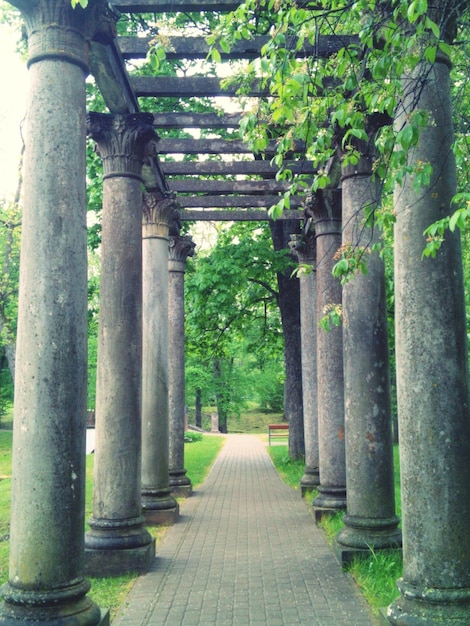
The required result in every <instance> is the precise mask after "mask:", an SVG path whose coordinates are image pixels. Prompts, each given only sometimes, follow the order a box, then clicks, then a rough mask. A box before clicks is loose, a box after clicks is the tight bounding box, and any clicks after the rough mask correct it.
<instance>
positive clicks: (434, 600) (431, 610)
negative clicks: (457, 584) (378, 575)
mask: <svg viewBox="0 0 470 626" xmlns="http://www.w3.org/2000/svg"><path fill="white" fill-rule="evenodd" d="M397 587H398V589H399V590H400V594H401V595H400V597H398V598H397V599H396V600H395V601H394V602H392V604H391V605H390V606H389V607H388V609H387V619H388V622H389V623H390V624H397V625H399V626H422V624H426V626H438V625H439V626H440V625H442V624H450V625H452V626H467V625H468V624H470V589H468V588H466V589H455V588H454V589H435V588H429V587H426V588H425V587H418V586H416V585H412V584H410V583H407V582H405V581H404V580H403V578H400V579H399V580H398V581H397Z"/></svg>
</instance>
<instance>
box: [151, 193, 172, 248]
mask: <svg viewBox="0 0 470 626" xmlns="http://www.w3.org/2000/svg"><path fill="white" fill-rule="evenodd" d="M178 206H179V205H178V203H177V202H176V200H175V198H172V197H165V196H162V194H159V193H146V194H144V204H143V216H142V220H143V221H142V236H143V238H144V239H150V238H152V237H159V238H161V237H165V238H168V233H169V230H170V224H171V223H172V222H173V221H174V220H178Z"/></svg>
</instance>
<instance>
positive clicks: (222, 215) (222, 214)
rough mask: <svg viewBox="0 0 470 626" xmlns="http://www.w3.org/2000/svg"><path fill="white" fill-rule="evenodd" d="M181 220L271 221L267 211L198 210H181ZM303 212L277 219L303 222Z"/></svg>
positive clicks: (295, 212)
mask: <svg viewBox="0 0 470 626" xmlns="http://www.w3.org/2000/svg"><path fill="white" fill-rule="evenodd" d="M178 213H179V216H180V219H181V220H182V221H183V222H192V221H197V222H266V221H269V220H270V219H271V217H269V213H268V212H267V211H266V210H265V209H260V210H254V211H250V210H240V211H239V210H237V209H234V210H231V211H224V210H218V211H210V210H202V211H198V210H196V209H189V210H186V209H180V210H179V211H178ZM304 217H305V216H304V212H303V211H284V212H283V214H282V215H281V216H280V217H278V218H277V219H280V220H302V219H304Z"/></svg>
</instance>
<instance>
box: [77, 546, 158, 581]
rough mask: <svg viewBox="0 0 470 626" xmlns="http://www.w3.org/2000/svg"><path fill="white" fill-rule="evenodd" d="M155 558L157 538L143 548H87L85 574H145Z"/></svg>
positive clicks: (100, 576) (104, 575)
mask: <svg viewBox="0 0 470 626" xmlns="http://www.w3.org/2000/svg"><path fill="white" fill-rule="evenodd" d="M154 560H155V539H154V538H152V541H151V542H150V543H149V544H148V545H146V546H142V547H141V548H129V549H123V550H119V549H116V548H115V549H113V550H99V549H89V548H85V574H86V575H87V576H92V577H94V578H108V577H112V576H122V575H123V574H131V573H136V574H144V573H145V572H148V570H149V569H150V568H151V566H152V564H153V562H154Z"/></svg>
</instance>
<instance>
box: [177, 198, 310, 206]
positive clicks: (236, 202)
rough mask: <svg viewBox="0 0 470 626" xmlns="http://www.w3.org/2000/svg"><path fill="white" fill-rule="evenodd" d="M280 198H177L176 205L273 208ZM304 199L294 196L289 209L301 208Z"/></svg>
mask: <svg viewBox="0 0 470 626" xmlns="http://www.w3.org/2000/svg"><path fill="white" fill-rule="evenodd" d="M279 199H280V196H272V195H269V196H267V195H264V196H177V201H178V203H179V204H180V205H181V206H182V207H183V208H184V209H189V208H195V209H204V208H207V209H215V208H221V209H227V208H234V209H258V208H267V209H269V208H270V207H272V206H274V205H275V204H277V202H279ZM304 201H305V198H301V197H300V196H295V197H292V198H291V207H292V208H294V209H297V208H299V207H301V206H302V203H303V202H304Z"/></svg>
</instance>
